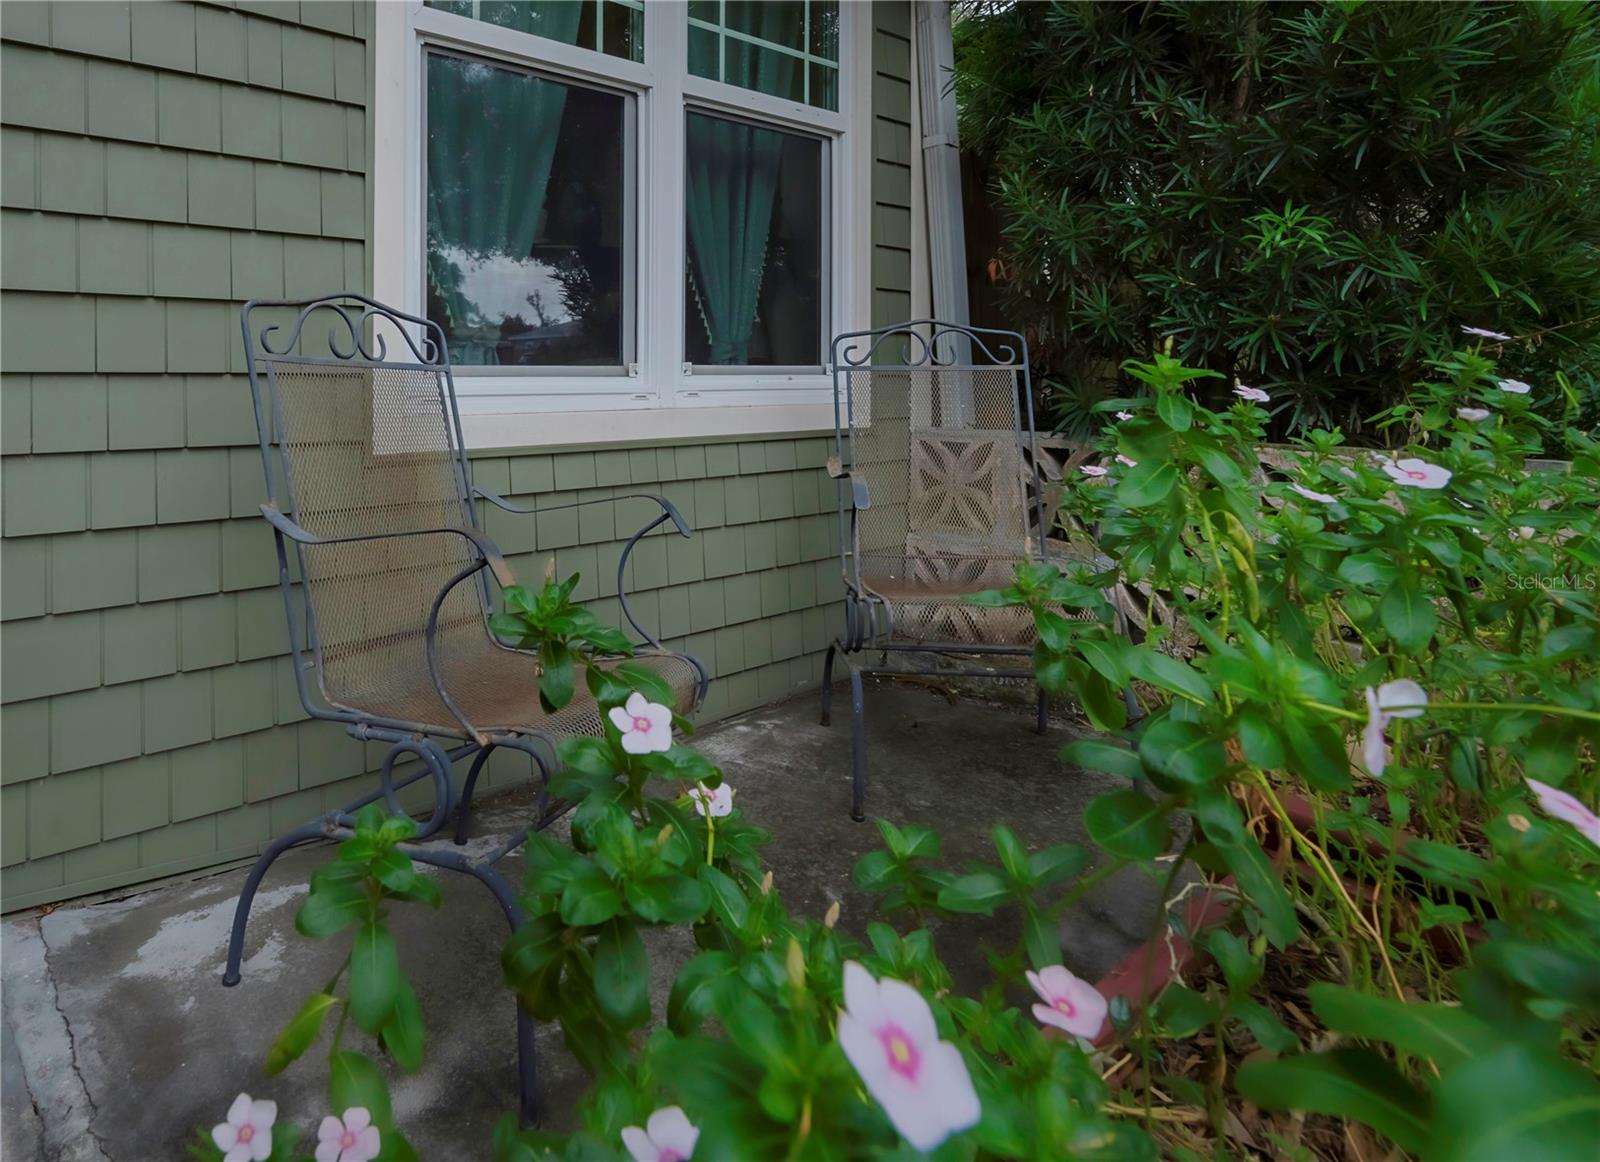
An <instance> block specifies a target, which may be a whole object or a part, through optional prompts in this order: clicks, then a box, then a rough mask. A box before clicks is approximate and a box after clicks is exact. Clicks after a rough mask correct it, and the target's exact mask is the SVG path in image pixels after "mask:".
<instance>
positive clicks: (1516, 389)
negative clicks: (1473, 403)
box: [1495, 379, 1533, 395]
mask: <svg viewBox="0 0 1600 1162" xmlns="http://www.w3.org/2000/svg"><path fill="white" fill-rule="evenodd" d="M1495 386H1496V387H1498V388H1499V389H1500V390H1501V391H1509V392H1510V393H1511V394H1512V395H1527V394H1528V393H1529V392H1530V391H1532V390H1533V384H1531V383H1523V382H1522V380H1520V379H1501V380H1496V381H1495Z"/></svg>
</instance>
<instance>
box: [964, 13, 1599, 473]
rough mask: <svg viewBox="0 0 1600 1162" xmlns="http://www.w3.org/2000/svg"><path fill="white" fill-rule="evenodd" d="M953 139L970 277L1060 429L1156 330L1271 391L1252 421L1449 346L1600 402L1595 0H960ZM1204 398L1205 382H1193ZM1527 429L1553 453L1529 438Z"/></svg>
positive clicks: (1086, 409)
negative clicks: (991, 281) (1493, 352)
mask: <svg viewBox="0 0 1600 1162" xmlns="http://www.w3.org/2000/svg"><path fill="white" fill-rule="evenodd" d="M964 17H965V18H964V19H961V20H958V21H957V22H956V25H955V34H956V73H955V83H956V91H957V94H958V97H959V100H960V104H961V140H962V144H963V147H964V148H965V149H966V150H967V151H968V152H969V154H971V155H972V158H973V160H974V161H975V162H976V164H977V167H978V169H979V170H980V171H981V172H982V173H983V175H984V178H985V182H986V184H987V186H988V188H989V191H990V193H989V196H990V198H991V200H992V204H993V210H994V212H995V214H996V215H997V217H998V225H999V228H1000V230H1001V233H1002V239H1003V241H1002V244H1001V247H1000V250H999V253H998V254H996V255H993V256H990V255H978V256H977V257H978V258H979V259H988V258H990V257H993V259H994V262H993V263H992V264H991V270H992V272H993V273H994V274H995V276H996V278H997V288H998V293H999V296H1000V302H1001V305H1002V307H1003V317H1004V318H1005V319H1006V320H1007V325H1008V326H1013V325H1014V326H1018V327H1020V328H1022V329H1024V330H1025V331H1026V332H1027V334H1028V338H1029V343H1030V345H1031V347H1032V350H1033V352H1034V355H1035V358H1036V360H1037V361H1038V363H1039V364H1040V370H1041V372H1042V376H1041V378H1042V379H1043V381H1044V383H1045V384H1046V387H1047V390H1048V393H1049V399H1050V402H1051V403H1052V404H1053V405H1054V407H1053V411H1052V414H1053V415H1054V416H1055V418H1056V421H1057V423H1058V424H1059V425H1060V427H1061V429H1062V430H1063V431H1065V432H1067V433H1068V434H1071V435H1074V436H1079V437H1082V436H1086V435H1088V434H1090V433H1091V432H1093V431H1096V430H1098V423H1097V419H1096V416H1095V413H1093V412H1092V411H1091V408H1092V405H1093V404H1094V403H1095V402H1096V401H1098V400H1101V399H1104V398H1108V397H1110V396H1114V395H1118V394H1122V393H1123V391H1124V390H1125V389H1126V388H1127V387H1128V385H1129V380H1128V379H1127V377H1126V376H1125V375H1124V374H1123V373H1122V371H1121V367H1120V365H1121V361H1122V360H1123V358H1124V357H1125V356H1126V355H1127V354H1128V353H1129V352H1130V351H1138V350H1144V349H1147V348H1149V347H1152V346H1154V345H1155V344H1156V343H1157V342H1158V341H1160V340H1162V339H1164V338H1165V337H1166V336H1173V337H1174V338H1175V341H1176V346H1175V354H1176V355H1177V357H1178V358H1180V359H1181V360H1183V361H1184V362H1185V363H1186V364H1189V365H1190V366H1193V367H1201V368H1205V369H1208V370H1211V371H1217V372H1221V373H1222V374H1223V375H1224V376H1225V377H1226V378H1225V380H1217V381H1215V382H1214V384H1211V385H1205V384H1203V385H1201V386H1202V390H1203V392H1204V393H1205V395H1204V398H1206V399H1208V400H1209V401H1210V402H1213V403H1216V402H1217V401H1219V400H1220V399H1221V398H1222V395H1224V394H1225V392H1226V388H1228V387H1231V386H1232V385H1233V383H1234V382H1236V381H1238V380H1243V382H1245V383H1247V384H1251V385H1253V386H1258V387H1262V388H1265V389H1266V390H1267V391H1269V392H1271V393H1272V397H1273V406H1272V408H1271V409H1270V411H1271V413H1272V416H1273V423H1272V428H1273V432H1274V434H1275V435H1282V434H1284V433H1286V432H1295V431H1299V430H1302V429H1304V428H1308V427H1316V426H1325V425H1329V424H1340V425H1342V426H1343V427H1344V429H1345V431H1346V432H1347V433H1350V434H1351V435H1352V437H1353V438H1355V437H1359V438H1360V439H1361V440H1362V441H1363V442H1366V443H1373V442H1375V439H1376V438H1377V434H1376V433H1372V432H1370V431H1367V430H1364V429H1363V422H1364V420H1365V418H1366V417H1368V416H1370V415H1371V414H1372V413H1374V412H1375V411H1377V410H1378V409H1379V408H1381V407H1384V406H1387V405H1389V404H1392V403H1394V402H1396V401H1397V400H1398V399H1399V398H1400V396H1401V394H1402V393H1403V392H1404V391H1405V390H1406V388H1407V387H1408V386H1409V385H1410V384H1411V383H1412V382H1414V381H1415V380H1416V379H1417V378H1419V377H1420V376H1421V375H1423V374H1424V369H1425V367H1426V366H1427V362H1428V360H1430V359H1437V358H1440V357H1442V356H1443V355H1445V354H1446V353H1447V352H1448V351H1449V342H1450V334H1449V330H1448V329H1447V328H1445V327H1442V326H1441V321H1442V320H1453V321H1455V322H1465V323H1471V324H1475V325H1477V326H1480V327H1484V328H1487V329H1490V330H1495V331H1501V332H1505V333H1508V334H1512V335H1516V336H1518V337H1519V341H1518V343H1517V344H1515V345H1514V346H1512V347H1509V348H1508V349H1507V350H1506V352H1505V354H1506V359H1505V361H1504V370H1505V373H1506V374H1507V375H1510V376H1514V377H1516V378H1519V379H1522V380H1525V381H1527V382H1530V383H1533V384H1535V385H1536V389H1535V395H1534V402H1535V405H1536V406H1537V407H1538V408H1540V409H1541V410H1543V411H1544V413H1545V414H1546V415H1552V416H1553V415H1556V414H1559V413H1560V411H1561V410H1562V408H1563V406H1564V399H1563V394H1564V393H1563V392H1562V390H1561V388H1560V387H1559V385H1558V383H1557V381H1556V379H1555V376H1554V374H1553V372H1554V370H1555V369H1556V368H1558V367H1566V368H1568V369H1569V372H1570V374H1571V376H1572V386H1573V390H1574V392H1575V393H1576V395H1577V396H1578V397H1580V398H1581V399H1582V400H1583V401H1584V403H1583V406H1584V412H1583V416H1584V422H1585V423H1588V424H1592V423H1594V421H1595V419H1596V418H1597V417H1600V386H1597V369H1600V295H1597V292H1596V283H1595V274H1594V272H1595V270H1596V269H1597V268H1600V10H1597V9H1596V8H1595V6H1594V5H1593V4H1592V3H1584V2H1580V3H1571V4H1544V3H1521V2H1506V3H1497V2H1484V3H1473V4H1445V3H1407V4H1361V3H1324V2H1321V0H1318V2H1315V3H1310V2H1307V3H1300V2H1281V3H1271V4H1265V3H1258V2H1255V0H1219V2H1215V3H1206V4H1188V3H1131V2H1130V3H1121V2H1117V3H1087V2H1085V3H1066V2H1058V3H1026V4H1003V5H1002V4H987V3H981V2H980V3H972V4H968V5H965V6H964ZM1219 392H1220V393H1221V394H1219ZM1552 451H1553V449H1552Z"/></svg>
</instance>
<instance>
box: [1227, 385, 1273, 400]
mask: <svg viewBox="0 0 1600 1162" xmlns="http://www.w3.org/2000/svg"><path fill="white" fill-rule="evenodd" d="M1233 394H1234V395H1236V396H1238V397H1239V398H1240V399H1247V400H1249V401H1250V402H1251V403H1266V402H1267V401H1268V400H1270V399H1271V398H1272V397H1271V396H1270V395H1268V394H1267V393H1266V392H1264V391H1262V390H1261V389H1260V388H1259V387H1246V386H1245V385H1244V384H1242V383H1241V384H1240V385H1239V386H1238V387H1236V388H1234V389H1233Z"/></svg>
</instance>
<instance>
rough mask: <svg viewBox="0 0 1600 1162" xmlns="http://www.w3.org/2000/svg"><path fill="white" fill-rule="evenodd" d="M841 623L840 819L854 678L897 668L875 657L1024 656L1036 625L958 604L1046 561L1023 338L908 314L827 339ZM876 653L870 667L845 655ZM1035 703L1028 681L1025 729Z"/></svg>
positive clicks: (856, 731) (973, 673) (858, 704)
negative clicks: (846, 712)
mask: <svg viewBox="0 0 1600 1162" xmlns="http://www.w3.org/2000/svg"><path fill="white" fill-rule="evenodd" d="M832 364H833V385H834V455H833V457H832V458H831V459H830V461H829V472H830V473H831V474H832V475H833V476H834V477H835V478H836V479H837V480H838V481H839V518H840V550H839V557H840V564H841V567H842V568H843V571H844V585H845V632H844V636H842V637H840V638H838V639H836V640H835V641H834V642H833V644H832V645H830V646H829V647H828V653H827V658H826V660H825V661H824V663H823V672H822V724H823V725H824V726H826V725H828V723H829V721H830V716H831V707H832V700H833V665H834V659H835V656H836V655H838V654H840V653H843V654H844V655H845V662H846V665H847V666H848V668H849V671H850V706H851V726H852V731H853V738H852V752H851V765H852V775H853V785H852V796H851V807H850V815H851V818H853V819H856V820H861V819H864V818H865V814H864V806H865V798H866V730H865V727H866V723H865V701H864V694H863V683H862V678H863V676H864V675H867V674H874V673H896V672H900V671H901V668H900V667H891V666H889V665H888V664H887V662H888V655H889V654H890V653H898V654H903V655H906V656H907V658H909V659H921V660H922V661H924V662H928V661H934V662H938V661H939V660H941V657H942V656H946V655H948V656H952V657H954V658H956V659H958V660H959V659H960V658H964V657H970V656H972V655H997V654H998V655H1005V654H1012V655H1027V654H1029V653H1031V652H1032V649H1033V645H1034V640H1035V631H1034V626H1033V618H1032V615H1031V614H1030V613H1029V612H1028V610H1027V609H1025V608H1022V607H1001V608H995V607H987V606H976V605H972V604H969V603H968V602H966V601H965V600H964V598H965V596H966V595H967V594H969V593H975V592H978V591H980V590H984V589H1000V588H1004V587H1005V586H1007V585H1009V584H1010V583H1011V578H1012V574H1013V572H1014V570H1015V567H1016V565H1017V564H1018V563H1019V562H1022V561H1043V560H1045V559H1046V545H1047V543H1048V539H1049V531H1050V526H1049V524H1048V523H1047V518H1046V499H1045V492H1044V490H1043V489H1042V487H1041V481H1040V468H1039V463H1040V462H1039V448H1038V446H1037V445H1038V441H1037V439H1036V437H1035V433H1034V430H1033V399H1032V391H1031V389H1032V384H1031V381H1030V378H1029V371H1028V344H1027V341H1026V340H1025V339H1024V338H1023V337H1022V336H1021V335H1019V334H1016V333H1015V332H1012V331H992V330H984V329H980V328H976V327H965V326H957V325H955V324H951V323H941V322H937V321H935V320H918V321H915V322H910V323H900V324H897V325H895V326H892V327H883V328H879V329H877V330H872V331H853V332H849V333H846V334H842V335H839V336H838V337H836V338H835V339H834V341H833V348H832ZM865 652H873V653H878V654H880V655H881V657H882V664H880V665H866V664H862V663H861V662H857V661H855V660H854V659H855V657H856V656H857V655H859V654H862V653H865ZM937 672H938V673H939V674H940V675H941V676H963V677H982V678H996V677H1009V678H1016V677H1029V676H1031V672H1030V671H1027V670H1007V671H1000V672H997V671H996V670H995V669H994V668H992V667H991V668H981V669H980V668H974V667H972V666H970V665H969V666H968V667H967V668H960V669H958V668H953V667H949V668H940V669H939V670H938V671H937ZM1047 708H1048V704H1047V699H1046V696H1045V693H1044V691H1042V690H1040V691H1039V692H1038V704H1037V726H1038V729H1039V731H1040V732H1041V733H1042V732H1043V731H1044V729H1045V725H1046V715H1047Z"/></svg>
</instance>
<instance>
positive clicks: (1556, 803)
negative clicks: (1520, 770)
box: [1524, 779, 1600, 847]
mask: <svg viewBox="0 0 1600 1162" xmlns="http://www.w3.org/2000/svg"><path fill="white" fill-rule="evenodd" d="M1524 781H1525V782H1526V783H1527V784H1528V786H1530V787H1532V788H1533V793H1534V794H1535V795H1536V796H1537V797H1538V799H1539V807H1540V809H1541V810H1543V811H1544V813H1545V814H1546V815H1548V816H1550V817H1551V818H1552V819H1559V820H1561V821H1562V822H1563V823H1570V824H1572V825H1573V826H1574V827H1576V828H1577V829H1578V834H1579V835H1581V836H1583V837H1584V838H1585V839H1587V840H1588V841H1589V842H1590V843H1592V844H1594V845H1595V846H1596V847H1600V815H1596V814H1595V813H1594V812H1593V811H1591V810H1589V808H1587V807H1585V806H1584V805H1583V804H1582V803H1580V802H1578V800H1577V798H1576V797H1575V796H1573V795H1569V794H1567V792H1565V791H1563V790H1561V789H1560V788H1559V787H1552V786H1550V785H1549V784H1548V783H1541V782H1540V781H1539V780H1538V779H1525V780H1524Z"/></svg>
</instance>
